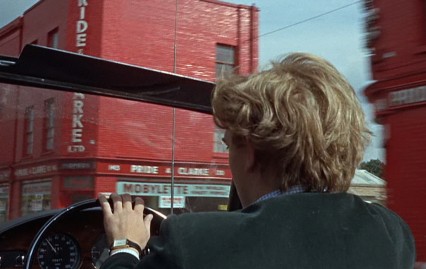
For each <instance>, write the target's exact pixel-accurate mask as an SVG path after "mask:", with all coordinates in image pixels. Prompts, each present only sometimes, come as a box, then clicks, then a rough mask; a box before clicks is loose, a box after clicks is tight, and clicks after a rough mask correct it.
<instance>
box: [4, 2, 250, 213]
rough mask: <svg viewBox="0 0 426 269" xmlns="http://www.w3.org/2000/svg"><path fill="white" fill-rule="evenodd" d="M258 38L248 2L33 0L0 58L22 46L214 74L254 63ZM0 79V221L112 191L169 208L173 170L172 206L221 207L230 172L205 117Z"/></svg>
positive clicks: (207, 76) (7, 35)
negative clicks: (201, 201)
mask: <svg viewBox="0 0 426 269" xmlns="http://www.w3.org/2000/svg"><path fill="white" fill-rule="evenodd" d="M176 3H178V4H176ZM257 36H258V9H257V8H256V7H253V6H241V5H234V4H229V3H225V2H221V1H215V0H180V1H178V2H176V1H169V0H152V1H115V0H114V1H107V0H105V1H97V0H96V1H95V0H67V1H56V0H41V1H39V2H38V3H37V4H35V5H34V6H33V7H32V8H30V9H29V10H27V11H26V12H25V13H24V14H23V16H22V17H19V18H17V19H16V20H14V21H13V22H11V23H10V24H8V25H6V26H5V27H4V28H2V29H0V54H1V55H10V56H15V57H16V56H18V55H19V53H20V51H21V50H22V48H23V47H24V46H25V45H26V44H30V43H31V44H38V45H42V46H50V47H55V48H59V49H64V50H68V51H72V52H78V53H83V54H87V55H92V56H96V57H101V58H106V59H111V60H115V61H121V62H126V63H129V64H135V65H139V66H144V67H148V68H153V69H159V70H163V71H168V72H174V73H178V74H182V75H186V76H191V77H196V78H199V79H203V80H208V81H214V80H215V78H216V76H217V74H221V72H223V71H227V70H231V69H234V68H235V70H236V72H240V73H249V72H253V71H255V69H256V68H257V65H258V43H257ZM81 72H84V70H81ZM0 87H1V91H0V130H1V132H0V148H1V151H2V152H3V153H6V154H1V155H0V219H6V218H15V217H17V216H20V215H24V214H27V213H30V212H35V211H40V210H43V209H49V208H58V207H64V206H66V205H68V204H70V203H72V202H75V201H78V200H81V199H85V198H89V197H96V196H97V194H98V193H100V192H116V191H118V192H124V191H125V192H131V193H135V194H143V195H145V196H149V197H148V198H147V200H148V204H149V205H150V206H152V207H155V208H159V209H160V210H161V208H167V207H169V205H168V202H167V201H168V200H167V199H170V198H167V197H168V195H170V186H169V185H170V183H168V182H170V178H171V175H172V174H173V175H174V177H175V179H176V181H175V186H174V190H175V195H176V199H177V200H176V201H177V205H178V207H179V203H180V205H181V206H182V207H185V201H186V203H189V202H192V203H193V204H197V203H196V199H197V197H209V198H211V199H212V201H214V202H213V203H212V204H213V205H214V206H215V208H214V209H218V207H219V208H220V207H221V206H222V205H223V204H224V203H226V202H225V199H226V196H227V194H228V191H229V182H230V179H231V175H230V170H229V167H228V166H227V152H226V150H224V149H223V148H222V147H221V144H220V143H221V141H220V130H216V129H215V127H214V124H213V121H212V119H211V116H209V115H205V114H201V113H195V112H188V111H183V110H176V111H175V113H174V112H173V109H171V108H164V107H160V106H158V105H153V104H141V103H138V102H134V101H128V100H117V99H113V98H107V97H99V96H90V95H87V94H82V93H64V92H59V91H50V90H49V91H48V90H42V89H35V88H28V87H17V86H11V85H5V84H0ZM138 123H143V124H138ZM173 126H175V129H174V127H173ZM172 130H174V131H172ZM172 136H173V137H172ZM206 137H207V138H208V139H207V140H206ZM172 138H173V139H172ZM173 141H176V143H175V142H173ZM159 145H160V146H159ZM172 157H173V158H174V159H173V165H172ZM172 167H174V171H172ZM179 199H181V201H180V202H179ZM182 199H183V200H182ZM169 202H170V201H169ZM199 206H200V207H203V206H204V205H199ZM194 210H197V209H196V208H195V209H194Z"/></svg>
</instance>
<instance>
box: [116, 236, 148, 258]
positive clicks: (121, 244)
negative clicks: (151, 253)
mask: <svg viewBox="0 0 426 269" xmlns="http://www.w3.org/2000/svg"><path fill="white" fill-rule="evenodd" d="M124 248H134V249H136V250H137V251H138V252H139V255H142V253H143V251H142V248H141V247H140V246H139V244H137V243H135V242H133V241H131V240H129V239H120V240H114V242H113V243H112V245H111V247H110V251H113V250H117V249H124Z"/></svg>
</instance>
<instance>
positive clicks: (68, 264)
mask: <svg viewBox="0 0 426 269" xmlns="http://www.w3.org/2000/svg"><path fill="white" fill-rule="evenodd" d="M37 260H38V264H39V265H40V267H41V268H43V269H44V268H46V269H47V268H66V269H74V268H77V267H78V265H79V264H80V248H79V246H78V243H77V241H76V240H75V239H74V238H72V237H71V236H69V235H66V234H54V235H50V236H48V237H46V238H45V239H44V240H43V241H42V242H41V244H40V247H39V248H38V252H37Z"/></svg>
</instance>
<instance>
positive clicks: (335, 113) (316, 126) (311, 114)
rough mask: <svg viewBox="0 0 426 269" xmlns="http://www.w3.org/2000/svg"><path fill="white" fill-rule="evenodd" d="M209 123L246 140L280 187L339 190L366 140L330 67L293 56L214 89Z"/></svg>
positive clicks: (346, 88) (348, 92) (356, 109)
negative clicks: (272, 172)
mask: <svg viewBox="0 0 426 269" xmlns="http://www.w3.org/2000/svg"><path fill="white" fill-rule="evenodd" d="M212 106H213V114H214V121H215V123H216V124H217V125H218V126H219V127H221V128H224V129H227V130H229V131H231V133H232V134H233V138H234V139H237V140H238V139H248V141H250V142H251V143H252V145H253V147H254V148H255V154H256V155H255V158H256V161H257V163H258V164H259V165H260V167H261V169H271V168H272V169H275V170H276V174H277V175H276V176H277V177H279V178H281V179H282V183H281V184H282V189H283V190H286V189H288V187H290V186H294V185H302V186H304V187H305V188H306V189H307V190H308V191H331V192H339V191H346V190H347V189H348V188H349V186H350V182H351V179H352V177H353V176H354V173H355V169H356V168H357V166H358V164H359V162H360V161H361V160H362V158H363V155H364V150H365V148H366V146H367V145H368V143H369V141H370V135H371V132H370V131H369V130H368V128H367V126H366V121H365V115H364V112H363V110H362V108H361V105H360V102H359V100H358V98H357V96H356V94H355V91H354V90H353V88H352V87H351V86H350V84H349V83H348V82H347V80H346V79H345V78H344V77H343V75H341V74H340V73H339V72H338V71H337V70H336V69H335V68H334V67H333V66H332V65H331V64H330V63H329V62H327V61H326V60H324V59H322V58H320V57H317V56H314V55H310V54H304V53H294V54H290V55H288V56H287V57H285V58H283V59H282V60H281V61H279V62H273V63H272V67H271V68H270V69H268V70H265V71H262V72H259V73H257V74H253V75H250V76H248V77H245V76H238V75H234V76H232V77H230V78H226V79H223V80H221V81H219V82H218V83H217V86H216V88H215V90H214V92H213V97H212Z"/></svg>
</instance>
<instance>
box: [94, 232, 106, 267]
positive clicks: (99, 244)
mask: <svg viewBox="0 0 426 269" xmlns="http://www.w3.org/2000/svg"><path fill="white" fill-rule="evenodd" d="M91 254H92V264H93V266H94V267H95V268H100V267H101V265H102V263H104V261H105V260H106V259H107V258H108V257H109V246H108V242H107V238H106V234H102V235H101V236H99V238H98V239H97V240H96V242H95V244H94V245H93V247H92V249H91Z"/></svg>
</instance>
